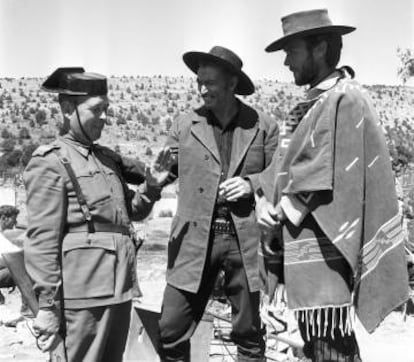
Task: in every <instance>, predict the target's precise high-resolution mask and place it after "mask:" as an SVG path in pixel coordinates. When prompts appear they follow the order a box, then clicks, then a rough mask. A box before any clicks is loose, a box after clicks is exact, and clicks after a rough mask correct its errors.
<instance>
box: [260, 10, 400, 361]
mask: <svg viewBox="0 0 414 362" xmlns="http://www.w3.org/2000/svg"><path fill="white" fill-rule="evenodd" d="M282 26H283V32H284V35H283V36H282V37H281V38H280V39H278V40H276V41H275V42H273V43H272V44H270V45H269V46H268V47H267V48H266V50H267V51H268V52H273V51H278V50H281V49H283V50H284V51H285V52H286V58H285V65H286V66H287V67H289V69H290V71H291V72H292V73H293V75H294V79H295V83H296V84H297V85H299V86H302V85H308V86H309V88H308V90H307V98H306V100H304V101H303V102H301V103H299V104H298V105H297V106H296V107H295V108H294V109H293V110H292V111H291V112H290V114H289V116H288V118H287V119H286V120H285V122H284V125H283V128H282V127H281V129H283V132H281V140H280V147H279V149H278V152H277V154H276V155H275V157H274V159H273V161H274V164H273V166H274V167H270V168H269V170H270V171H269V172H267V171H266V172H265V173H264V174H263V178H262V185H263V192H259V196H260V197H259V198H258V200H257V213H258V221H259V224H260V225H261V226H262V227H263V228H264V229H265V230H267V231H270V232H274V229H275V228H280V227H282V230H283V249H284V280H285V286H286V291H287V301H288V306H289V307H290V308H291V309H293V310H295V312H296V313H297V315H298V322H299V328H300V331H301V334H302V337H303V339H304V341H305V347H304V351H305V355H306V356H307V357H308V358H311V359H312V361H360V356H359V348H358V345H357V342H356V339H355V334H354V331H353V328H352V323H351V322H352V318H351V309H352V308H355V311H356V313H357V315H358V317H359V319H360V320H361V322H362V323H363V325H364V326H365V327H366V329H367V330H368V331H370V332H371V331H373V330H374V329H375V328H376V327H377V325H378V324H379V323H380V321H381V320H382V319H383V318H384V317H385V316H386V315H387V314H388V313H389V312H390V311H392V310H393V308H395V307H396V306H398V305H399V304H400V303H403V302H404V300H405V299H406V298H407V290H408V289H407V272H406V270H405V263H404V251H403V244H402V233H401V226H400V219H399V216H398V204H397V199H396V196H395V187H394V181H393V175H392V171H391V164H390V157H389V152H388V149H387V146H386V143H385V138H384V135H383V133H382V126H381V123H380V122H379V120H378V116H377V114H376V112H375V110H374V108H373V106H372V103H371V101H370V99H369V97H368V95H367V93H366V91H365V90H364V89H363V88H362V87H361V86H360V85H359V84H358V83H357V82H356V81H354V80H353V79H352V78H353V76H354V72H353V70H352V69H351V68H350V67H343V68H339V69H338V68H337V64H338V62H339V59H340V54H341V49H342V35H344V34H347V33H350V32H352V31H353V30H355V28H353V27H350V26H341V25H333V24H332V22H331V20H330V18H329V16H328V13H327V10H324V9H322V10H319V9H318V10H311V11H303V12H298V13H294V14H291V15H288V16H286V17H284V18H282ZM272 185H273V187H270V186H272ZM263 193H264V195H263ZM266 198H267V200H268V201H267V200H266ZM269 248H273V250H276V249H277V247H275V245H268V247H266V248H265V249H266V250H268V249H269Z"/></svg>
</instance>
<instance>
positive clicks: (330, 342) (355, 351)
mask: <svg viewBox="0 0 414 362" xmlns="http://www.w3.org/2000/svg"><path fill="white" fill-rule="evenodd" d="M346 317H347V316H344V320H345V318H346ZM316 318H317V317H315V320H314V321H313V323H318V321H317V320H316ZM337 318H339V317H338V316H337ZM308 323H309V321H308V322H306V321H304V320H301V318H299V320H298V324H299V330H300V333H301V336H302V338H303V340H304V341H305V345H304V347H303V352H304V354H305V356H306V357H307V358H310V359H311V360H312V362H361V358H360V355H359V347H358V343H357V340H356V338H355V333H354V332H353V331H352V332H351V334H344V333H343V331H341V329H340V328H339V323H340V321H339V320H337V321H336V323H335V325H334V326H333V325H332V315H331V311H330V312H329V314H328V321H327V325H326V330H327V331H328V332H327V333H326V334H325V333H323V334H321V335H319V336H312V335H311V336H310V337H309V330H310V329H312V328H311V326H310V325H308ZM319 325H321V326H324V327H325V318H324V315H323V314H322V315H321V320H320V321H319ZM332 328H333V336H332V333H331V331H332ZM307 329H308V331H307Z"/></svg>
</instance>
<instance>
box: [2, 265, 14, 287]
mask: <svg viewBox="0 0 414 362" xmlns="http://www.w3.org/2000/svg"><path fill="white" fill-rule="evenodd" d="M15 286H16V283H15V282H14V280H13V278H12V276H11V274H10V271H9V269H8V268H7V267H5V268H0V288H12V287H15Z"/></svg>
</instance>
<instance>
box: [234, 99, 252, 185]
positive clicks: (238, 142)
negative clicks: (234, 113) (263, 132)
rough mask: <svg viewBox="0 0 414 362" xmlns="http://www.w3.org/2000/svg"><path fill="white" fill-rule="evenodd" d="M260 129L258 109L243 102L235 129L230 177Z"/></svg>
mask: <svg viewBox="0 0 414 362" xmlns="http://www.w3.org/2000/svg"><path fill="white" fill-rule="evenodd" d="M258 131H259V120H258V114H257V113H256V111H253V110H252V109H249V108H247V107H246V106H245V105H244V104H243V103H242V104H241V108H240V115H239V119H238V125H237V127H236V128H235V130H234V135H233V146H232V149H231V159H230V166H229V172H228V177H229V178H230V177H233V176H234V174H235V173H236V171H237V168H238V167H239V165H240V163H241V162H242V160H243V158H244V156H245V155H246V153H247V151H248V149H249V147H250V145H251V143H252V142H253V140H254V138H255V137H256V134H257V132H258Z"/></svg>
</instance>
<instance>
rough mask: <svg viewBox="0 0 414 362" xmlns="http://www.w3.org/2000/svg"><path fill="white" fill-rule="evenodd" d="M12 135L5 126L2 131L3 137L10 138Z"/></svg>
mask: <svg viewBox="0 0 414 362" xmlns="http://www.w3.org/2000/svg"><path fill="white" fill-rule="evenodd" d="M11 136H12V134H11V133H10V132H9V131H8V130H7V128H3V130H2V131H1V137H2V138H4V139H8V138H10V137H11Z"/></svg>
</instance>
